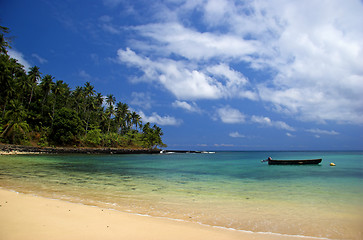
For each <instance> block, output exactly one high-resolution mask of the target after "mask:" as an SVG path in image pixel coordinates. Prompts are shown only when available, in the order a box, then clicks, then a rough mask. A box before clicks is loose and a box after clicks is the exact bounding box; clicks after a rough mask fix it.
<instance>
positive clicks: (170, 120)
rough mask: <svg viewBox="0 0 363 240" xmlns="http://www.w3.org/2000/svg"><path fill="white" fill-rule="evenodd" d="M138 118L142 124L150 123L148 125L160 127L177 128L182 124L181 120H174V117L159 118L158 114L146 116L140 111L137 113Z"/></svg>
mask: <svg viewBox="0 0 363 240" xmlns="http://www.w3.org/2000/svg"><path fill="white" fill-rule="evenodd" d="M138 114H139V115H140V117H141V118H142V121H143V122H145V123H146V122H150V123H156V124H158V125H161V126H167V125H171V126H178V125H180V124H181V123H182V120H180V119H176V118H175V117H171V116H160V115H159V114H157V113H155V112H153V113H152V114H151V116H147V115H145V114H144V112H142V111H140V112H139V113H138Z"/></svg>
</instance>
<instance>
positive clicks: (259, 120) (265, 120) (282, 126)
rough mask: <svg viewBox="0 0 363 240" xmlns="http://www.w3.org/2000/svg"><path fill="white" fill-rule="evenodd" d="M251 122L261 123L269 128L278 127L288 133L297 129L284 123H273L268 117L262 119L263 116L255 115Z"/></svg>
mask: <svg viewBox="0 0 363 240" xmlns="http://www.w3.org/2000/svg"><path fill="white" fill-rule="evenodd" d="M251 121H252V122H254V123H259V124H261V125H265V126H269V127H276V128H279V129H284V130H288V131H295V129H294V128H293V127H291V126H289V125H288V124H287V123H285V122H282V121H272V120H271V119H270V118H268V117H262V116H255V115H253V116H252V117H251Z"/></svg>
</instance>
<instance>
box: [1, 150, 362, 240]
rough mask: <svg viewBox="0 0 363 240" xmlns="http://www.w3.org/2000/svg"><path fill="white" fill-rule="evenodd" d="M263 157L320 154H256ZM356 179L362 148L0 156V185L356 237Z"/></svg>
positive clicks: (114, 205) (146, 210)
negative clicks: (294, 161)
mask: <svg viewBox="0 0 363 240" xmlns="http://www.w3.org/2000/svg"><path fill="white" fill-rule="evenodd" d="M269 156H271V157H272V158H273V159H312V158H323V161H322V163H321V164H320V165H301V166H299V165H297V166H279V165H268V164H267V163H261V160H262V159H266V158H267V157H269ZM331 162H334V163H335V164H336V166H334V167H332V166H330V163H331ZM362 180H363V152H262V151H260V152H215V153H171V154H151V155H150V154H139V155H128V154H127V155H7V156H0V187H2V188H3V189H9V190H14V191H17V192H21V193H30V194H35V195H38V196H43V197H47V198H54V199H62V200H66V201H70V202H76V203H82V204H86V205H92V206H99V207H102V208H109V209H115V210H119V211H123V212H130V213H134V214H143V215H149V216H153V217H165V218H171V219H177V220H183V221H189V222H196V223H200V224H204V225H210V226H216V227H222V228H228V229H231V230H239V231H252V232H263V233H266V234H283V235H298V236H313V237H317V238H328V239H363V181H362Z"/></svg>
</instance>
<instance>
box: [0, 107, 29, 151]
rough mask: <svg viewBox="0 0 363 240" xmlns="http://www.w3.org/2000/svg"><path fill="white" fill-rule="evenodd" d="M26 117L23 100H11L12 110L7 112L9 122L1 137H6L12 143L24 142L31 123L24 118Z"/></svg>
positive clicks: (6, 116) (6, 117)
mask: <svg viewBox="0 0 363 240" xmlns="http://www.w3.org/2000/svg"><path fill="white" fill-rule="evenodd" d="M25 117H26V111H25V109H24V106H23V105H22V104H21V102H20V101H19V100H11V101H10V110H8V111H7V112H6V114H5V119H6V120H7V123H6V124H5V126H4V128H5V129H4V131H3V132H2V134H1V136H0V137H1V138H4V137H5V138H6V139H8V140H9V141H10V143H15V144H20V143H22V141H23V140H24V139H26V138H27V135H28V133H29V125H28V124H27V123H26V121H25V120H24V119H25Z"/></svg>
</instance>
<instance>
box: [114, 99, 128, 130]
mask: <svg viewBox="0 0 363 240" xmlns="http://www.w3.org/2000/svg"><path fill="white" fill-rule="evenodd" d="M128 112H129V106H128V105H127V104H126V103H122V102H118V103H117V106H116V121H117V124H118V125H119V127H120V129H121V131H120V132H121V135H123V134H125V132H126V116H127V114H128Z"/></svg>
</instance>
